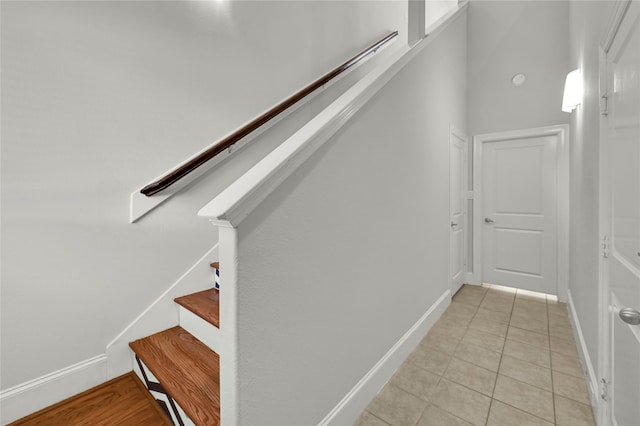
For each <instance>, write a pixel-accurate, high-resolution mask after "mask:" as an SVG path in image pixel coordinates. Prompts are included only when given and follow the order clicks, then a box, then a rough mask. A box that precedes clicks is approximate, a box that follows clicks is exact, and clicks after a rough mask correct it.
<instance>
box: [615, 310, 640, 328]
mask: <svg viewBox="0 0 640 426" xmlns="http://www.w3.org/2000/svg"><path fill="white" fill-rule="evenodd" d="M618 315H619V316H620V319H621V320H622V321H624V322H626V323H627V324H631V325H638V324H640V312H638V311H636V310H635V309H633V308H624V309H620V313H619V314H618Z"/></svg>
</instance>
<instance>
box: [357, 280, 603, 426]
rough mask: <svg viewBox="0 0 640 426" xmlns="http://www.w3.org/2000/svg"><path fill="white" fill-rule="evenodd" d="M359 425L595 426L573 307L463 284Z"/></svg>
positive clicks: (521, 292)
mask: <svg viewBox="0 0 640 426" xmlns="http://www.w3.org/2000/svg"><path fill="white" fill-rule="evenodd" d="M356 425H357V426H386V425H391V426H405V425H407V426H416V425H418V426H430V425H433V426H448V425H456V426H463V425H465V426H468V425H476V426H484V425H488V426H511V425H514V426H529V425H531V426H534V425H535V426H537V425H540V426H543V425H544V426H548V425H559V426H582V425H588V426H594V425H595V423H594V420H593V414H592V409H591V405H590V401H589V395H588V393H587V386H586V384H585V380H584V375H583V372H582V367H581V365H580V360H579V358H578V352H577V349H576V344H575V339H574V337H573V332H572V330H571V325H570V323H569V317H568V314H567V307H566V305H565V304H564V303H560V302H558V301H557V299H556V298H555V297H553V296H545V295H543V294H540V293H533V292H528V291H525V290H516V289H512V288H508V287H500V286H494V285H483V286H482V287H479V286H469V285H465V286H463V287H462V288H461V289H460V291H459V292H458V293H457V294H456V295H455V296H454V298H453V301H452V302H451V305H450V306H449V307H448V308H447V310H446V311H445V312H444V314H443V315H442V317H441V318H440V319H439V320H438V322H437V323H436V324H435V325H434V326H433V328H432V329H431V330H430V331H429V333H428V334H427V335H426V336H425V338H424V339H423V340H422V342H420V344H419V345H418V347H417V348H416V349H415V350H414V351H413V352H412V353H411V355H409V357H408V358H407V360H406V361H405V362H404V364H402V366H401V367H400V368H399V369H398V371H396V373H395V374H394V376H393V377H392V378H391V380H389V382H388V383H387V384H386V385H385V387H384V388H383V389H382V390H381V391H380V392H379V393H378V395H377V396H376V397H375V398H374V399H373V401H371V403H370V404H369V406H368V407H367V409H366V410H365V411H364V412H363V413H362V415H361V416H360V418H359V419H358V421H357V422H356Z"/></svg>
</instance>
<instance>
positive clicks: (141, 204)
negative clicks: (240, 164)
mask: <svg viewBox="0 0 640 426" xmlns="http://www.w3.org/2000/svg"><path fill="white" fill-rule="evenodd" d="M398 38H399V35H397V36H395V37H394V38H392V39H391V40H389V42H388V43H385V44H384V45H382V46H381V47H379V48H378V49H376V50H375V51H374V52H373V54H370V55H367V56H366V57H365V58H362V60H360V61H359V62H358V63H357V64H356V65H355V66H353V67H351V68H349V69H348V70H347V71H346V72H343V73H342V74H340V75H339V76H338V77H337V78H334V79H333V80H331V81H329V82H328V83H326V84H325V85H323V86H322V87H319V88H318V89H316V90H315V91H313V92H311V93H309V94H308V95H307V96H305V97H304V98H303V99H301V100H300V101H299V102H297V103H296V104H294V105H292V106H291V107H289V108H288V109H286V110H285V111H283V112H281V113H280V114H278V115H277V116H275V117H274V118H272V119H271V120H269V121H268V122H267V123H265V124H264V125H262V126H260V127H259V128H258V129H256V130H254V131H253V132H252V133H250V134H249V135H247V136H245V137H244V138H242V139H241V140H240V141H238V142H236V143H235V144H234V145H233V147H232V148H229V149H228V150H227V151H225V152H221V153H220V154H218V155H216V157H215V158H212V159H211V160H209V161H207V162H206V163H205V164H203V165H202V166H200V167H198V168H197V169H196V170H194V171H193V172H191V173H189V174H188V175H187V176H185V177H183V178H182V179H180V181H179V182H177V183H175V184H173V185H172V186H171V187H169V188H167V189H165V190H163V191H162V193H159V194H155V195H152V196H149V197H147V196H146V195H144V194H142V193H141V192H140V189H141V188H143V187H144V186H146V185H142V186H141V187H140V188H139V189H136V190H135V191H133V192H132V193H131V195H130V197H129V198H130V202H129V222H130V223H134V222H136V221H137V220H138V219H140V218H141V217H143V216H144V215H146V214H147V213H149V212H150V211H151V210H153V209H155V208H156V207H158V206H159V205H160V204H162V203H164V202H165V201H167V200H168V199H169V198H171V197H173V196H174V195H176V194H177V193H178V192H180V191H182V190H183V189H185V188H186V187H188V186H189V185H191V184H192V183H194V182H195V181H196V180H197V179H198V178H200V177H201V176H202V175H204V174H205V173H207V172H208V171H209V170H211V169H212V168H213V167H214V166H216V165H218V164H220V163H221V162H223V161H225V160H226V159H227V158H228V157H229V156H231V154H232V152H236V151H238V150H240V149H242V148H244V147H245V146H247V145H248V144H249V142H251V141H253V140H255V139H256V138H257V137H258V136H260V135H261V134H262V133H264V132H265V131H267V130H268V129H270V128H271V127H273V126H275V125H276V124H277V123H279V122H280V121H282V120H284V119H285V118H286V117H288V116H289V115H291V114H292V113H293V112H294V111H296V110H297V109H299V108H301V107H302V106H304V105H305V104H306V103H307V102H309V101H311V100H312V99H313V98H315V97H316V96H317V95H319V94H320V93H323V92H324V91H325V90H327V89H328V88H329V87H331V86H333V85H334V84H335V83H337V82H338V81H340V80H341V79H342V78H344V77H346V76H347V75H349V74H350V73H351V72H352V71H354V70H355V69H357V68H358V67H360V66H361V65H362V64H364V63H365V62H367V61H369V60H370V59H372V58H373V57H374V56H376V54H377V53H378V52H381V51H382V50H384V49H385V48H386V47H387V46H389V45H390V44H391V43H393V42H394V41H396V40H397V39H398ZM290 96H291V95H289V96H287V97H286V98H284V99H283V100H282V101H280V102H278V103H277V104H276V105H278V104H280V103H281V102H284V101H285V100H286V99H288V98H289V97H290ZM269 109H271V108H269ZM269 109H267V110H265V111H264V112H263V113H261V114H260V115H262V114H265V113H266V112H267V111H268V110H269ZM260 115H258V116H260ZM248 123H249V122H247V123H245V124H243V125H242V126H240V127H238V128H237V129H234V130H233V131H231V132H229V133H228V134H226V135H225V136H223V137H221V138H220V139H219V140H218V141H220V140H223V139H225V138H227V137H229V136H230V135H232V134H233V133H235V132H237V131H238V130H239V129H241V128H242V127H244V126H245V125H246V124H248ZM218 141H216V142H215V143H213V144H211V145H209V146H207V147H205V148H203V149H202V150H201V151H200V152H198V153H196V154H194V155H192V156H191V157H190V158H188V159H187V160H185V161H183V162H182V163H181V165H182V164H185V163H188V162H189V161H191V160H192V159H194V158H196V157H197V156H198V155H200V154H201V153H203V152H204V151H206V150H208V149H209V148H211V147H213V146H214V145H215V144H217V143H218ZM175 168H176V167H172V168H171V169H170V170H167V171H166V172H164V173H162V174H161V175H160V176H158V177H156V178H155V179H152V180H151V181H150V182H148V183H151V182H154V181H156V180H158V179H160V178H162V177H163V176H165V175H167V174H169V173H170V172H171V171H172V170H174V169H175Z"/></svg>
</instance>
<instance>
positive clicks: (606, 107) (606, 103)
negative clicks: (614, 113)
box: [600, 93, 609, 115]
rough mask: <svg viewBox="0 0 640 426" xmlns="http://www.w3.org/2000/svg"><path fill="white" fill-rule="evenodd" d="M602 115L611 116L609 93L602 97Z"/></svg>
mask: <svg viewBox="0 0 640 426" xmlns="http://www.w3.org/2000/svg"><path fill="white" fill-rule="evenodd" d="M600 115H609V95H608V94H607V93H605V94H604V95H602V96H601V97H600Z"/></svg>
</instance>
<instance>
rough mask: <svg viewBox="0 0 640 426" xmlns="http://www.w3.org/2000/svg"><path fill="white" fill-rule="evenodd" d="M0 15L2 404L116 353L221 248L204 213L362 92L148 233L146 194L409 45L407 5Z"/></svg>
mask: <svg viewBox="0 0 640 426" xmlns="http://www.w3.org/2000/svg"><path fill="white" fill-rule="evenodd" d="M1 7H2V16H1V19H2V22H1V24H2V25H1V27H2V46H1V47H2V70H1V71H2V164H1V166H2V306H1V312H2V314H1V315H2V317H1V320H2V330H1V333H2V353H1V359H2V366H1V368H2V382H1V388H2V389H7V388H10V387H12V386H15V385H18V384H21V383H24V382H26V381H28V380H31V379H34V378H37V377H40V376H42V375H45V374H47V373H50V372H52V371H56V370H58V369H61V368H64V367H67V366H69V365H72V364H75V363H77V362H80V361H83V360H86V359H90V358H92V357H94V356H96V355H99V354H103V353H104V351H105V346H106V345H107V343H108V342H109V341H110V340H111V339H112V338H113V337H115V336H116V335H117V334H118V332H120V331H121V330H123V329H124V327H125V326H126V325H127V324H128V323H129V322H131V321H132V320H133V319H134V318H135V317H136V316H137V315H138V314H139V313H140V312H141V311H142V310H143V309H144V308H145V307H146V306H148V305H149V304H150V303H151V301H153V300H154V299H155V298H156V297H157V296H158V295H159V294H161V293H162V291H163V290H164V289H166V288H167V287H168V286H169V285H170V284H171V283H173V282H174V281H175V280H176V278H177V277H179V276H180V275H181V274H182V273H183V272H185V270H186V269H187V268H188V267H189V266H191V265H192V264H193V263H194V262H195V261H196V260H197V259H198V258H199V257H200V256H201V255H202V254H203V253H205V252H206V250H208V249H210V248H211V246H212V245H213V244H214V243H215V241H216V239H217V236H216V232H215V229H214V228H212V227H211V226H210V225H209V224H208V223H207V222H206V221H203V220H200V219H198V218H197V217H196V212H197V211H198V210H199V208H200V207H202V206H203V205H204V204H206V202H207V201H209V200H210V199H211V198H212V197H213V196H215V195H216V194H217V193H218V192H219V191H220V190H221V189H222V188H224V187H226V186H227V185H228V183H229V182H231V181H232V180H234V179H235V178H236V177H237V176H238V175H239V174H240V173H242V172H244V171H245V170H247V169H248V168H249V167H250V166H252V165H253V164H254V163H255V162H256V161H257V159H259V158H260V157H261V156H262V155H263V153H264V152H268V151H269V150H270V149H271V148H272V147H274V146H276V145H277V144H278V143H280V142H281V141H282V140H284V138H285V137H286V136H287V135H289V134H290V133H292V132H293V131H295V130H296V129H297V127H299V126H300V125H301V123H303V122H304V121H305V120H306V119H308V118H309V117H311V116H312V115H313V112H314V111H316V110H318V109H319V108H320V107H321V106H322V105H324V104H326V103H327V102H329V101H330V100H331V99H332V98H333V97H335V95H336V93H338V91H339V89H341V88H344V86H346V85H347V84H349V82H350V81H353V79H351V80H345V81H344V82H343V83H342V85H341V86H336V87H335V90H333V89H332V90H333V92H331V93H329V94H327V95H326V96H324V97H321V98H319V99H318V101H317V102H315V103H314V104H312V105H309V106H308V107H305V109H304V110H302V111H300V112H297V113H296V114H295V115H294V116H293V117H292V118H291V119H289V120H287V121H286V122H285V123H283V124H282V125H279V126H278V128H276V129H273V130H271V131H269V132H268V133H267V134H265V135H264V136H263V137H261V138H260V140H261V142H262V143H263V145H262V146H261V147H260V148H254V149H247V150H246V151H243V152H239V153H238V155H237V156H235V158H233V161H231V162H229V163H227V164H225V165H223V166H222V167H221V168H220V170H218V171H216V172H213V173H211V174H210V175H209V176H208V177H207V178H206V179H205V180H204V181H203V182H201V183H199V184H196V185H195V186H192V187H191V188H190V189H189V190H188V191H186V192H183V193H181V194H180V195H178V196H177V197H175V198H174V199H172V200H171V201H170V202H168V203H167V204H166V205H163V206H162V207H160V208H159V209H157V210H155V211H154V212H152V213H151V214H150V215H148V216H147V217H145V218H143V219H142V220H141V221H140V222H138V223H136V224H134V225H131V224H129V223H128V202H129V194H130V193H131V192H132V191H134V190H136V189H137V188H140V187H142V186H143V185H144V184H145V183H147V182H148V181H149V180H150V179H152V178H154V177H155V176H157V175H159V174H161V173H163V172H164V171H166V170H168V169H169V168H171V167H173V166H175V165H177V164H178V163H179V162H181V161H182V160H184V159H185V158H187V157H188V156H190V155H191V154H193V153H195V152H197V151H199V150H200V149H202V148H203V147H205V146H207V145H209V144H211V143H212V142H214V141H215V140H216V139H217V138H219V137H221V136H222V135H224V134H226V133H228V132H229V131H231V130H233V129H234V128H235V127H237V126H239V125H241V124H242V123H244V122H246V121H248V120H250V119H252V118H253V117H254V116H255V115H256V114H257V113H259V112H262V111H263V110H265V109H266V108H268V107H271V106H272V105H273V104H275V103H276V102H278V101H280V100H281V99H283V98H284V97H286V96H288V95H289V94H291V93H292V92H293V91H295V90H297V89H299V88H300V87H302V86H303V85H304V84H307V83H309V82H310V81H311V80H312V79H314V78H317V77H318V76H319V75H321V74H322V73H324V72H325V71H327V70H328V69H330V68H331V67H333V66H335V65H337V64H338V63H340V62H341V61H343V60H345V59H346V58H347V57H349V56H350V55H351V54H353V53H355V52H356V51H358V50H360V49H361V48H363V47H364V46H366V45H368V44H369V43H371V42H373V41H375V40H377V39H378V38H379V37H381V36H383V35H384V34H386V33H387V32H388V31H390V30H394V29H398V30H401V31H402V35H401V37H400V39H401V40H400V42H399V43H397V44H398V45H403V44H405V43H406V33H405V32H404V30H405V28H403V25H406V24H405V14H406V10H407V5H406V2H393V1H389V2H377V1H374V2H323V1H317V2H311V1H309V2H293V1H291V2H275V1H274V2H264V1H260V2H164V1H158V2H110V1H109V2H2V5H1ZM403 38H404V41H402V39H403ZM212 260H214V259H212ZM208 284H209V283H203V287H205V286H207V285H208ZM60 392H61V393H62V394H63V393H64V389H61V390H60ZM62 396H64V395H62Z"/></svg>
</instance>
